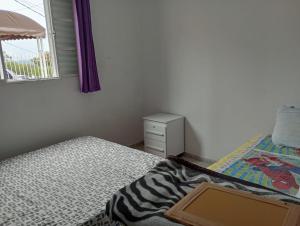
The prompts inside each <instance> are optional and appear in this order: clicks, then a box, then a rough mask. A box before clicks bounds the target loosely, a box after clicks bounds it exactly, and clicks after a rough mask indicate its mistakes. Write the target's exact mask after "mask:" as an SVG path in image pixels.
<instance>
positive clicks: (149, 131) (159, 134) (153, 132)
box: [146, 130, 164, 137]
mask: <svg viewBox="0 0 300 226" xmlns="http://www.w3.org/2000/svg"><path fill="white" fill-rule="evenodd" d="M146 133H151V134H154V135H157V136H161V137H163V136H164V134H163V133H158V132H155V131H151V130H147V131H146Z"/></svg>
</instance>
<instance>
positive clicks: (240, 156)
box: [209, 136, 300, 198]
mask: <svg viewBox="0 0 300 226" xmlns="http://www.w3.org/2000/svg"><path fill="white" fill-rule="evenodd" d="M209 169H211V170H214V171H217V172H219V173H223V174H225V175H229V176H232V177H236V178H239V179H243V180H246V181H250V182H253V183H256V184H260V185H263V186H265V187H268V188H272V189H275V190H278V191H281V192H284V193H286V194H289V195H292V196H295V197H297V198H300V150H299V149H295V148H289V147H283V146H276V145H274V144H273V143H272V139H271V136H262V137H259V138H258V137H257V138H255V139H253V140H251V141H249V142H247V143H246V144H245V145H243V146H242V147H240V148H238V149H237V150H236V151H234V152H233V153H231V154H229V155H228V156H226V157H224V158H223V159H221V160H220V161H219V162H217V163H215V164H213V165H212V166H210V167H209Z"/></svg>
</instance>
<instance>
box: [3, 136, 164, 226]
mask: <svg viewBox="0 0 300 226" xmlns="http://www.w3.org/2000/svg"><path fill="white" fill-rule="evenodd" d="M161 160H162V158H160V157H157V156H154V155H150V154H147V153H144V152H141V151H137V150H134V149H131V148H127V147H124V146H121V145H118V144H115V143H112V142H108V141H105V140H102V139H99V138H94V137H82V138H78V139H74V140H70V141H66V142H63V143H60V144H57V145H53V146H50V147H47V148H44V149H41V150H38V151H35V152H31V153H28V154H25V155H20V156H17V157H14V158H11V159H7V160H4V161H1V162H0V225H78V224H83V223H86V222H87V221H93V218H94V217H97V215H99V214H100V213H101V212H102V211H103V210H104V208H105V204H106V202H107V201H108V200H109V199H110V198H111V196H112V195H113V194H114V193H115V192H116V191H117V190H119V189H120V188H122V187H123V186H125V185H127V184H129V183H131V182H133V181H134V180H136V179H138V178H139V177H141V176H143V175H144V174H146V172H147V171H148V170H149V169H151V168H152V167H154V166H155V165H156V164H157V163H158V162H159V161H161Z"/></svg>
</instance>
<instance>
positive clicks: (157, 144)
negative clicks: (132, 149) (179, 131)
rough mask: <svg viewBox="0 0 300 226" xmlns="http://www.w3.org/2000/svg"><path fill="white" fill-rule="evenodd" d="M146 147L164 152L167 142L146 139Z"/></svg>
mask: <svg viewBox="0 0 300 226" xmlns="http://www.w3.org/2000/svg"><path fill="white" fill-rule="evenodd" d="M145 149H151V150H153V151H156V152H161V153H164V152H165V150H166V144H165V143H164V142H161V141H157V140H151V139H147V138H146V139H145Z"/></svg>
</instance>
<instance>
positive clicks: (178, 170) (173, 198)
mask: <svg viewBox="0 0 300 226" xmlns="http://www.w3.org/2000/svg"><path fill="white" fill-rule="evenodd" d="M203 182H210V183H213V184H217V185H219V186H223V187H229V188H233V189H237V190H241V191H245V192H250V193H253V194H256V195H259V196H263V197H265V198H269V199H275V200H281V201H284V202H291V203H295V204H298V205H299V204H300V203H299V202H298V200H297V199H296V198H293V197H290V196H286V195H285V194H282V193H281V194H280V193H278V192H276V191H274V190H269V189H266V188H264V187H262V186H260V185H256V184H253V183H250V182H247V181H242V180H240V179H237V178H233V177H229V176H226V175H223V174H219V173H216V172H213V171H210V170H207V169H204V168H201V167H199V166H195V165H192V164H190V163H187V162H185V161H184V160H181V159H177V158H170V160H165V161H163V162H160V163H159V164H158V165H157V166H156V167H155V168H153V169H152V170H151V171H150V172H149V173H147V174H146V175H145V176H143V177H142V178H140V179H138V180H136V181H135V182H133V183H131V184H130V185H127V186H125V187H124V188H122V189H120V190H119V191H118V192H117V193H115V194H114V196H113V197H112V198H111V200H110V201H109V202H108V203H107V206H106V213H107V215H108V216H109V217H110V218H111V219H112V220H115V221H117V222H121V223H123V224H125V225H128V226H182V225H180V224H177V223H176V222H173V221H170V220H168V219H167V218H165V217H164V213H165V212H166V211H167V210H168V209H170V208H171V207H172V206H173V205H174V204H175V203H177V202H178V201H179V200H180V199H182V198H183V197H184V196H185V195H186V194H187V193H189V192H191V191H192V190H193V189H194V188H195V187H197V186H198V185H200V184H201V183H203ZM216 204H217V203H216ZM233 216H234V213H233ZM219 225H222V224H221V223H220V224H219Z"/></svg>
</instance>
